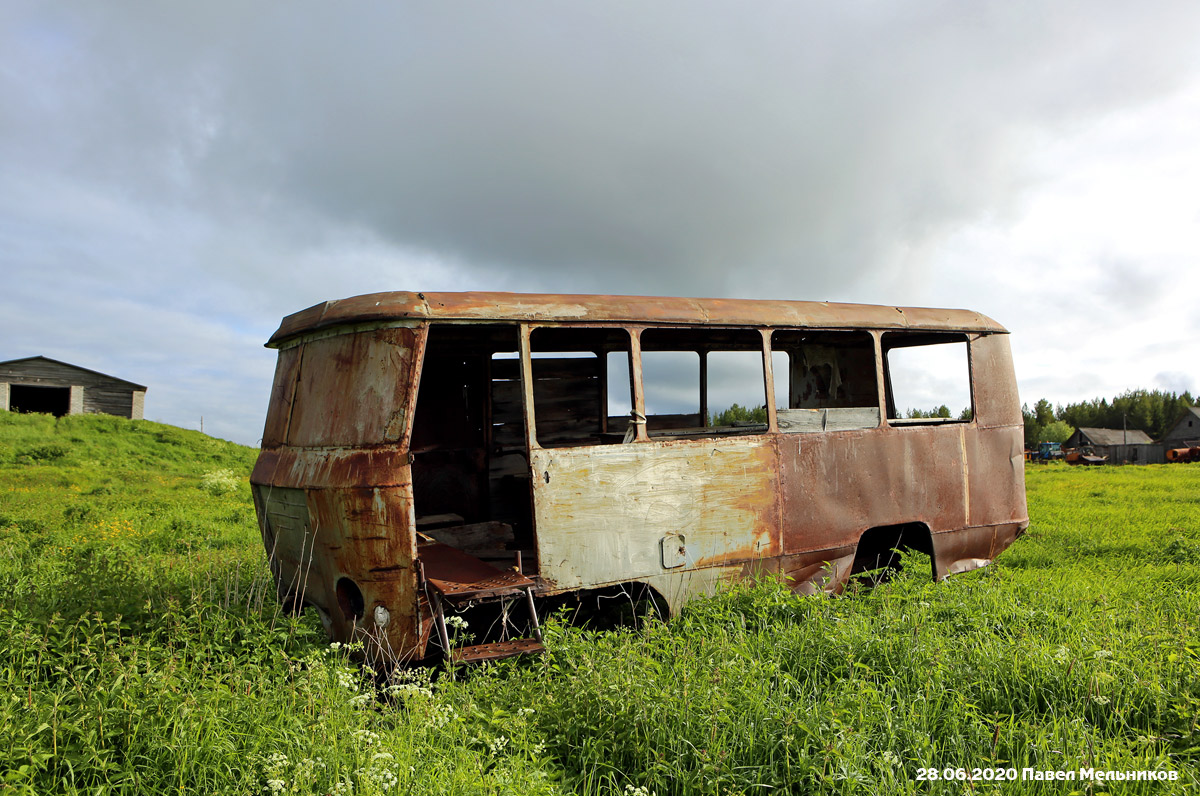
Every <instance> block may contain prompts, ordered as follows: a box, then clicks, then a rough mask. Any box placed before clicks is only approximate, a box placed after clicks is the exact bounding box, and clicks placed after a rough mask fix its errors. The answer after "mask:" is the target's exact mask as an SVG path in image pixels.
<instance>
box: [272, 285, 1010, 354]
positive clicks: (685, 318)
mask: <svg viewBox="0 0 1200 796" xmlns="http://www.w3.org/2000/svg"><path fill="white" fill-rule="evenodd" d="M397 320H465V321H493V322H518V321H535V322H536V321H541V322H547V323H558V322H571V321H575V322H587V321H597V322H607V323H650V324H660V323H663V324H712V325H715V326H723V325H728V326H779V327H815V328H826V329H828V328H835V329H836V328H860V327H866V328H874V329H921V330H929V331H961V332H1007V331H1008V330H1007V329H1005V328H1004V327H1003V326H1001V325H1000V324H998V323H996V322H995V321H994V320H992V319H991V318H989V317H987V316H986V315H981V314H980V313H977V312H970V311H968V310H952V309H930V308H924V307H888V306H878V305H872V304H834V303H830V302H824V301H820V302H818V301H779V300H755V299H712V298H708V299H704V298H661V297H650V296H574V295H554V294H538V293H411V292H392V293H370V294H367V295H365V296H354V297H353V298H346V299H337V300H333V301H326V302H324V303H323V304H317V305H314V306H312V307H309V308H308V309H306V310H301V311H300V312H297V313H294V314H292V315H289V316H287V317H286V318H284V319H283V323H282V324H280V326H279V329H278V330H277V331H276V332H275V334H273V335H271V339H270V340H269V341H268V342H267V345H268V346H275V345H278V344H280V343H282V342H283V341H284V340H287V339H288V338H291V337H295V336H296V335H300V334H304V333H307V332H312V331H316V330H318V329H324V328H328V327H332V326H338V325H342V324H358V323H386V322H388V321H397Z"/></svg>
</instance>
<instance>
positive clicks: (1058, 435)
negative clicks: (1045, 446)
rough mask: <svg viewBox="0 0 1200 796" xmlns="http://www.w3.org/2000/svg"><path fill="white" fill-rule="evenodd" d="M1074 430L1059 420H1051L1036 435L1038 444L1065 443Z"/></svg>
mask: <svg viewBox="0 0 1200 796" xmlns="http://www.w3.org/2000/svg"><path fill="white" fill-rule="evenodd" d="M1074 433H1075V429H1074V428H1072V427H1071V426H1070V425H1068V424H1067V423H1064V422H1063V421H1061V420H1051V421H1050V422H1049V423H1047V424H1046V425H1045V426H1043V427H1042V429H1041V431H1040V432H1039V433H1038V442H1066V441H1067V440H1068V439H1070V438H1071V435H1072V434H1074Z"/></svg>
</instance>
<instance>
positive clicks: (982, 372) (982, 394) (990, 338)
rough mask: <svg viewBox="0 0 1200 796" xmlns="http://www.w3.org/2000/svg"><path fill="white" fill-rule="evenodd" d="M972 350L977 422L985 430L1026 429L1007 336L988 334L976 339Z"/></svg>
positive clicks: (972, 380)
mask: <svg viewBox="0 0 1200 796" xmlns="http://www.w3.org/2000/svg"><path fill="white" fill-rule="evenodd" d="M969 351H970V354H969V356H970V360H971V391H972V392H973V393H974V401H975V422H976V423H977V424H978V425H980V426H982V427H984V428H987V427H990V426H1021V427H1022V428H1024V425H1023V420H1022V418H1021V399H1020V398H1018V397H1017V379H1016V375H1015V374H1014V371H1013V362H1012V350H1011V348H1010V347H1009V343H1008V335H1006V334H985V335H981V336H977V337H973V338H972V339H971V341H970V348H969Z"/></svg>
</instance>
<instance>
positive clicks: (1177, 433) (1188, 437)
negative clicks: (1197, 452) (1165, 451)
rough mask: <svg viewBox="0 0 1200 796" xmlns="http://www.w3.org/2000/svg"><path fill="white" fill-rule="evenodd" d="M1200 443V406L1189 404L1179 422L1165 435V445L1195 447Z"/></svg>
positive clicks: (1169, 446) (1168, 446)
mask: <svg viewBox="0 0 1200 796" xmlns="http://www.w3.org/2000/svg"><path fill="white" fill-rule="evenodd" d="M1197 445H1200V407H1198V406H1189V407H1188V409H1187V411H1186V412H1184V413H1183V417H1181V418H1179V422H1178V423H1176V424H1175V425H1174V426H1172V427H1171V430H1170V431H1168V432H1167V433H1166V434H1165V435H1163V447H1166V448H1193V447H1196V446H1197Z"/></svg>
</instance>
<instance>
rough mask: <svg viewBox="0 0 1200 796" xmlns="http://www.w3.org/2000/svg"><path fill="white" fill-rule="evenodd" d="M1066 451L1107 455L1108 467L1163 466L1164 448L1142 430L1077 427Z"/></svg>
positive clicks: (1068, 441) (1066, 443)
mask: <svg viewBox="0 0 1200 796" xmlns="http://www.w3.org/2000/svg"><path fill="white" fill-rule="evenodd" d="M1063 447H1064V448H1091V449H1092V450H1093V451H1094V452H1095V453H1096V455H1097V456H1107V457H1108V463H1109V464H1162V463H1164V462H1165V461H1166V457H1165V455H1164V454H1163V446H1162V445H1160V444H1157V443H1155V442H1154V441H1153V440H1151V439H1150V437H1149V436H1147V434H1146V432H1145V431H1142V430H1140V429H1136V428H1131V429H1128V430H1126V429H1121V428H1077V429H1075V433H1074V434H1072V435H1071V437H1070V439H1068V440H1067V441H1066V442H1064V443H1063Z"/></svg>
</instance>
